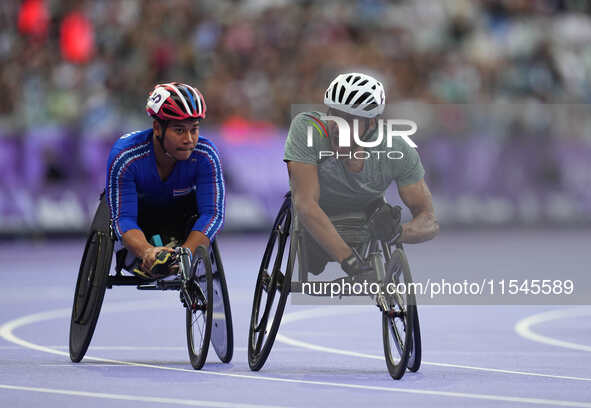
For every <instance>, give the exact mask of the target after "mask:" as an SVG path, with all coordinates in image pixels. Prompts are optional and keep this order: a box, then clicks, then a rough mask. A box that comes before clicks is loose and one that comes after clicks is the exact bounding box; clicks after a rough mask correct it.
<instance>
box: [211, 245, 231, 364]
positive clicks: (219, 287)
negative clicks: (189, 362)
mask: <svg viewBox="0 0 591 408" xmlns="http://www.w3.org/2000/svg"><path fill="white" fill-rule="evenodd" d="M210 255H211V261H212V262H211V266H212V273H213V325H212V327H211V345H212V346H213V349H214V350H215V352H216V354H217V355H218V357H219V359H220V360H221V362H222V363H229V362H230V361H231V360H232V355H233V353H234V329H233V327H232V311H231V308H230V295H229V294H228V286H227V284H226V275H225V273H224V266H223V265H222V258H221V256H220V251H219V247H218V245H217V241H213V242H212V243H211V251H210Z"/></svg>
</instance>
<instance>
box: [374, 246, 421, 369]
mask: <svg viewBox="0 0 591 408" xmlns="http://www.w3.org/2000/svg"><path fill="white" fill-rule="evenodd" d="M387 272H388V274H389V276H391V282H392V283H393V284H394V285H395V287H402V285H404V287H406V288H408V287H409V286H408V285H409V284H410V283H411V282H412V278H411V275H410V268H409V266H408V262H407V260H406V256H405V254H404V251H402V250H401V249H396V250H395V251H394V252H393V253H392V257H391V259H390V261H389V262H388V264H387ZM408 292H409V291H406V290H400V291H396V292H395V293H393V294H390V293H389V294H388V295H387V296H386V301H387V310H383V311H382V337H383V341H384V355H385V357H386V365H387V367H388V372H389V373H390V375H391V376H392V378H393V379H395V380H399V379H400V378H402V376H403V375H404V372H405V371H406V368H407V366H408V359H409V356H410V354H411V349H412V348H413V347H412V345H413V340H412V338H413V326H414V322H415V316H416V301H415V296H414V294H413V293H408Z"/></svg>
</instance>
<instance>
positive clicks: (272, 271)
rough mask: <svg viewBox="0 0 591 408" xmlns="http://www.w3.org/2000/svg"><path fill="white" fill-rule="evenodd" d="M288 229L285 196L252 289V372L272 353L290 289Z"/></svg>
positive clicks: (291, 251) (291, 261) (288, 204)
mask: <svg viewBox="0 0 591 408" xmlns="http://www.w3.org/2000/svg"><path fill="white" fill-rule="evenodd" d="M290 226H291V197H290V195H289V194H288V195H287V196H286V199H285V201H284V202H283V205H282V206H281V209H280V210H279V214H277V218H276V219H275V222H274V224H273V230H272V231H271V235H270V237H269V241H268V242H267V247H266V249H265V254H264V255H263V260H262V262H261V266H260V268H259V274H258V277H257V282H256V287H255V293H254V299H253V304H252V313H251V316H250V327H249V330H248V365H249V367H250V369H251V370H253V371H258V370H260V369H261V368H262V367H263V365H264V364H265V361H266V360H267V357H268V356H269V353H270V352H271V348H272V347H273V342H274V341H275V336H276V335H277V331H278V330H279V325H280V323H281V317H282V316H283V311H284V309H285V304H286V302H287V298H288V296H289V292H290V289H291V276H292V272H293V264H294V258H295V248H293V247H295V245H290V239H289V229H290Z"/></svg>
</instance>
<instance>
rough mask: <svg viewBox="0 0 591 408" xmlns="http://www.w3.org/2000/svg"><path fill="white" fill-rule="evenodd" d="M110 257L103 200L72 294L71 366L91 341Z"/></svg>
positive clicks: (107, 219)
mask: <svg viewBox="0 0 591 408" xmlns="http://www.w3.org/2000/svg"><path fill="white" fill-rule="evenodd" d="M112 257H113V240H112V239H111V235H110V231H109V213H108V209H107V205H106V202H105V201H104V198H101V202H100V203H99V207H98V209H97V212H96V214H95V217H94V220H93V223H92V227H91V232H90V235H89V237H88V239H87V240H86V246H85V248H84V254H83V256H82V262H80V269H79V270H78V280H77V282H76V289H75V292H74V304H73V305H72V316H71V318H70V340H69V348H70V359H71V360H72V361H73V362H75V363H78V362H80V361H81V360H82V358H83V357H84V355H85V354H86V351H87V350H88V346H89V345H90V341H91V340H92V335H93V334H94V329H95V327H96V323H97V321H98V317H99V314H100V311H101V307H102V304H103V298H104V296H105V290H106V289H107V280H108V276H109V271H110V269H111V259H112Z"/></svg>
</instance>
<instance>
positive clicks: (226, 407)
mask: <svg viewBox="0 0 591 408" xmlns="http://www.w3.org/2000/svg"><path fill="white" fill-rule="evenodd" d="M0 389H5V390H16V391H30V392H43V393H47V394H61V395H70V396H75V397H90V398H102V399H110V400H123V401H141V402H153V403H158V404H175V405H189V406H193V407H219V408H256V407H261V406H265V405H260V404H256V405H253V404H237V403H233V402H223V401H202V400H186V399H179V398H162V397H145V396H141V395H129V394H107V393H104V392H87V391H75V390H61V389H57V388H37V387H21V386H18V385H6V384H0ZM267 407H271V406H269V405H267Z"/></svg>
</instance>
